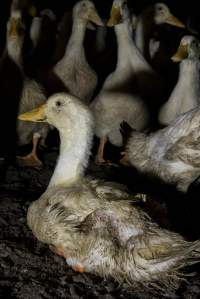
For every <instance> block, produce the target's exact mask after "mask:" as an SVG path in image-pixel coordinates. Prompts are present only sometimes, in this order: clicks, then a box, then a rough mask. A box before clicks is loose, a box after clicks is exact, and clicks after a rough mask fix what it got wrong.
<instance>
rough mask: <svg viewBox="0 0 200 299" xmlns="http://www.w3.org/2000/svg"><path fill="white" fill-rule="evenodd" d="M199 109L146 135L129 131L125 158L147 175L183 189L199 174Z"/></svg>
mask: <svg viewBox="0 0 200 299" xmlns="http://www.w3.org/2000/svg"><path fill="white" fill-rule="evenodd" d="M199 124H200V108H198V107H197V108H195V109H193V110H190V111H188V112H186V113H184V114H181V115H180V116H179V117H178V118H176V120H174V121H173V122H172V123H171V124H170V125H169V126H167V127H166V128H164V129H162V130H159V131H157V132H155V133H152V134H150V135H147V134H143V133H140V132H132V134H131V137H130V138H129V141H128V143H127V146H126V151H125V157H124V158H123V159H122V162H125V161H128V162H129V163H130V164H131V165H133V166H134V167H135V168H137V170H138V171H140V172H142V173H146V174H151V175H153V176H156V177H158V178H160V179H161V180H163V181H164V182H166V183H168V184H173V185H175V186H176V188H177V189H178V190H179V191H182V192H187V190H188V188H189V186H190V184H191V183H193V182H194V181H196V180H197V179H198V177H199V176H200V160H199V157H200V147H199V141H200V126H199Z"/></svg>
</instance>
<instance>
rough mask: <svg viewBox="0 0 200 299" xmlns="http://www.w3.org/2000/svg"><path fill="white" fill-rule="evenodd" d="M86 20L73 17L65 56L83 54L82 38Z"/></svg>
mask: <svg viewBox="0 0 200 299" xmlns="http://www.w3.org/2000/svg"><path fill="white" fill-rule="evenodd" d="M86 26H87V23H86V21H83V20H80V19H78V18H74V21H73V26H72V33H71V36H70V39H69V42H68V45H67V48H66V51H65V57H66V58H69V55H70V56H71V55H73V56H74V55H75V56H78V57H79V58H80V56H82V55H84V53H85V51H84V46H83V42H84V38H85V32H86Z"/></svg>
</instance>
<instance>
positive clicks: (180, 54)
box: [171, 44, 188, 62]
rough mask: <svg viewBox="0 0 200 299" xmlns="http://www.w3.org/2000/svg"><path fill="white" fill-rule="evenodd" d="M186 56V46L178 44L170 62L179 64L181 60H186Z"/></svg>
mask: <svg viewBox="0 0 200 299" xmlns="http://www.w3.org/2000/svg"><path fill="white" fill-rule="evenodd" d="M187 56H188V50H187V46H186V45H182V44H180V46H179V47H178V50H177V52H176V53H175V54H174V55H173V56H172V57H171V60H172V61H173V62H180V61H182V60H183V59H185V58H187Z"/></svg>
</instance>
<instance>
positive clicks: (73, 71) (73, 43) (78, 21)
mask: <svg viewBox="0 0 200 299" xmlns="http://www.w3.org/2000/svg"><path fill="white" fill-rule="evenodd" d="M89 22H93V23H95V24H97V25H100V26H102V25H103V23H102V21H101V19H100V17H99V15H98V13H97V11H96V8H95V6H94V4H93V3H92V2H91V1H89V0H83V1H80V2H78V3H77V4H75V6H74V8H73V26H72V34H71V37H70V39H69V41H68V44H67V47H66V50H65V54H64V57H63V58H62V59H61V60H60V61H59V62H58V63H57V64H56V65H55V66H54V69H53V70H54V72H55V74H56V75H57V76H58V77H59V78H60V79H61V80H62V81H63V83H64V84H65V86H66V87H67V89H68V90H69V92H70V93H71V94H73V95H75V96H77V97H78V98H80V99H82V100H83V101H84V102H86V103H89V101H90V99H91V97H92V94H93V92H94V90H95V88H96V85H97V75H96V73H95V72H94V70H92V68H91V67H90V66H89V64H88V63H87V61H86V57H85V51H84V46H83V41H84V37H85V31H86V28H87V25H88V23H89Z"/></svg>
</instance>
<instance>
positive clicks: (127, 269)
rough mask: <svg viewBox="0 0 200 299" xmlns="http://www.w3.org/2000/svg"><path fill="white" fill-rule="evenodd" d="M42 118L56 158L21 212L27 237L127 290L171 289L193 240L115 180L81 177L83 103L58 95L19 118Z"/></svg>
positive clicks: (199, 250) (85, 141) (88, 128)
mask: <svg viewBox="0 0 200 299" xmlns="http://www.w3.org/2000/svg"><path fill="white" fill-rule="evenodd" d="M19 117H20V119H21V120H24V121H25V120H26V121H47V122H48V123H49V124H51V125H53V126H55V127H56V128H57V129H58V130H59V133H60V138H61V147H60V155H59V158H58V161H57V165H56V168H55V171H54V173H53V176H52V178H51V180H50V183H49V186H48V188H47V190H46V191H45V193H44V194H43V195H42V196H41V197H40V198H39V199H38V200H36V201H34V202H33V203H32V204H31V205H30V207H29V209H28V214H27V220H28V225H29V227H30V229H31V230H32V232H33V234H34V235H35V236H36V237H37V238H38V239H39V240H40V241H42V242H44V243H46V244H48V245H49V246H50V248H51V249H53V251H54V252H56V253H57V254H60V255H62V256H63V257H64V258H65V259H66V262H67V264H68V265H69V266H71V267H72V268H73V269H74V270H76V271H79V272H91V273H95V274H98V275H101V276H105V277H109V276H111V277H113V278H114V279H116V280H117V281H119V282H120V283H123V282H128V283H130V285H131V286H133V287H135V288H137V287H138V288H141V285H142V287H144V288H145V287H147V286H152V287H153V286H155V285H157V284H158V285H160V287H164V286H166V287H168V288H170V287H173V288H174V286H175V285H176V283H177V284H178V282H179V280H180V279H181V277H182V274H181V273H180V272H179V270H180V268H182V267H184V266H187V265H190V264H192V263H195V262H197V261H198V260H199V256H200V242H199V241H196V242H187V241H186V240H184V239H183V238H182V237H181V236H180V235H179V234H177V233H173V232H170V231H168V230H165V229H163V228H161V227H159V226H158V225H157V224H156V223H154V222H153V221H152V220H151V219H150V218H149V217H148V215H147V214H146V213H145V212H144V211H143V210H142V209H141V208H139V207H138V206H137V205H136V204H134V202H132V203H131V202H130V200H131V199H134V197H133V198H132V197H131V196H130V195H129V194H128V193H127V192H126V191H125V189H124V188H123V186H121V187H120V186H119V184H116V183H111V182H102V181H98V180H91V179H89V178H86V177H84V170H85V168H86V167H87V164H88V159H89V155H90V149H91V145H92V136H93V128H94V121H93V117H92V114H91V112H90V110H89V108H88V107H87V106H86V105H84V104H83V103H81V102H80V101H79V100H78V99H77V98H75V97H73V96H72V95H69V94H66V93H60V94H55V95H53V96H51V97H50V98H49V99H48V101H47V103H46V104H45V105H43V106H41V107H39V108H38V109H34V110H32V111H30V112H27V113H24V114H23V115H20V116H19Z"/></svg>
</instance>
